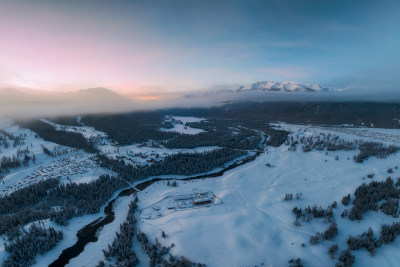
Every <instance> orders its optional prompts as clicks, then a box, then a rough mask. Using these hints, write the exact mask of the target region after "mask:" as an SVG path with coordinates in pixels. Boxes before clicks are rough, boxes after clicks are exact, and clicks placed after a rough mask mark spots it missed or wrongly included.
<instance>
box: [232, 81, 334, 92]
mask: <svg viewBox="0 0 400 267" xmlns="http://www.w3.org/2000/svg"><path fill="white" fill-rule="evenodd" d="M256 90H262V91H278V92H331V91H332V90H331V89H328V88H326V87H322V86H321V85H317V84H302V83H297V82H290V81H285V82H273V81H260V82H255V83H252V84H249V85H245V86H240V87H239V88H238V89H237V90H236V91H238V92H241V91H256Z"/></svg>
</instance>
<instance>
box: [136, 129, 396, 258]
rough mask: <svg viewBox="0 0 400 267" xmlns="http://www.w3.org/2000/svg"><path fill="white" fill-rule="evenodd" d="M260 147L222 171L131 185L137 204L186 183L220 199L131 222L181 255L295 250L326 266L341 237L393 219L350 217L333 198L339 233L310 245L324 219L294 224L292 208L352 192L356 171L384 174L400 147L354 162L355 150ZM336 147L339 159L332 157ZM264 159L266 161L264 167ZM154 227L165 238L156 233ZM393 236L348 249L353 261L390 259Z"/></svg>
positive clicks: (287, 253)
mask: <svg viewBox="0 0 400 267" xmlns="http://www.w3.org/2000/svg"><path fill="white" fill-rule="evenodd" d="M315 130H317V129H315ZM268 150H269V151H268V153H264V154H263V155H261V156H260V157H259V158H257V159H256V160H255V161H254V162H251V163H249V164H246V165H243V166H241V167H239V168H237V169H234V170H232V171H229V172H227V173H226V174H225V175H223V176H222V177H218V178H215V179H205V180H196V181H188V182H179V185H178V187H169V186H167V185H166V184H165V183H163V182H159V183H157V184H153V185H152V186H150V187H148V188H147V189H146V190H145V191H144V192H140V193H138V197H139V202H138V204H139V208H145V207H147V206H149V205H152V204H153V203H155V202H157V201H159V200H161V199H163V198H164V197H165V196H166V195H177V194H180V193H185V192H190V191H192V190H193V189H194V188H196V190H198V191H212V192H213V193H214V194H215V195H216V196H217V197H218V198H219V199H221V201H222V203H223V204H222V205H213V206H210V207H204V208H199V209H195V210H179V211H176V212H174V213H170V214H167V215H165V216H162V217H159V218H155V219H154V218H152V219H148V220H146V219H142V220H141V221H140V222H139V227H140V229H141V231H143V232H145V233H146V234H147V235H148V236H150V237H152V240H153V242H154V240H155V238H158V240H159V241H160V242H161V243H162V244H163V245H165V246H169V245H171V243H174V244H175V247H174V248H173V249H172V251H171V252H172V253H173V254H176V255H185V256H186V257H187V258H189V259H190V260H193V261H196V262H202V263H205V264H207V265H208V266H254V265H257V266H260V265H261V264H262V263H264V265H265V266H287V265H288V263H287V262H288V260H289V259H291V258H301V259H302V262H303V263H304V265H305V266H334V265H335V263H336V261H337V255H338V253H340V251H342V250H344V249H346V248H347V244H346V240H347V238H348V236H349V235H350V234H351V235H358V234H361V233H362V232H364V231H366V230H367V229H368V227H372V229H373V230H374V232H375V233H379V230H380V226H381V224H383V223H386V224H390V223H391V222H393V221H396V219H394V218H393V217H391V216H387V215H384V214H382V213H381V212H368V213H366V214H365V217H364V218H363V220H361V221H359V222H358V221H357V222H354V221H350V220H349V219H348V218H341V216H340V214H341V213H342V211H343V210H344V206H343V205H341V204H339V205H338V207H337V208H336V209H334V217H335V218H336V221H337V223H338V227H339V235H338V236H336V237H335V238H334V239H333V240H330V241H323V242H322V243H321V244H319V245H311V244H310V243H309V238H310V236H311V235H314V234H315V233H316V232H317V231H321V232H322V231H325V230H326V229H327V228H328V226H329V224H328V223H326V222H324V219H313V220H312V221H311V222H309V223H307V222H304V223H302V226H300V227H298V226H295V225H294V224H293V222H294V220H295V216H294V215H293V213H292V209H293V208H294V207H295V206H298V207H302V208H304V207H307V206H308V205H310V206H313V205H314V204H316V205H318V206H322V207H323V208H326V207H327V206H328V205H331V204H332V202H333V201H337V202H338V203H340V201H341V199H342V197H343V196H344V195H347V194H349V193H350V194H353V193H354V190H355V189H356V188H357V187H358V186H359V185H360V184H361V183H363V182H365V181H366V180H364V179H363V177H366V175H367V174H369V173H374V174H375V179H376V180H384V179H386V177H387V176H388V174H387V172H386V171H387V169H388V168H394V167H395V166H397V165H398V164H399V159H400V154H399V153H398V154H395V155H392V156H390V157H388V158H386V159H377V158H373V157H372V158H369V159H368V160H366V161H365V162H364V163H363V164H357V163H355V162H353V161H352V160H351V158H352V157H353V155H355V154H356V153H357V151H336V152H329V153H328V155H326V154H325V152H324V151H311V152H308V153H304V152H302V151H301V150H300V149H298V150H297V151H294V152H293V151H288V147H287V146H285V145H283V146H282V147H279V148H269V149H268ZM336 155H338V156H339V160H335V156H336ZM348 157H349V158H350V160H348V159H347V158H348ZM267 163H270V164H271V165H272V167H267V166H266V164H267ZM399 175H400V171H399V170H398V169H396V170H394V174H392V177H398V176H399ZM368 181H370V180H368ZM368 181H367V182H368ZM287 193H293V194H294V195H296V193H302V194H303V197H302V198H301V199H300V200H292V201H285V200H284V196H285V194H287ZM162 231H164V232H165V233H166V234H167V238H165V239H164V238H162V237H161V232H162ZM302 243H304V244H305V247H302V246H301V244H302ZM334 243H337V244H339V252H338V253H337V255H336V259H334V260H332V259H330V257H329V254H328V250H329V247H330V246H331V245H332V244H334ZM399 244H400V241H397V242H395V243H393V244H389V245H384V246H382V247H381V248H379V249H377V254H376V255H375V256H374V257H371V256H370V255H369V253H368V252H367V251H366V250H365V249H360V250H358V251H355V252H352V253H353V254H354V255H355V257H356V262H355V266H378V265H382V266H398V265H399V264H400V255H399V254H398V253H397V252H396V251H397V250H396V247H397V248H398V245H399Z"/></svg>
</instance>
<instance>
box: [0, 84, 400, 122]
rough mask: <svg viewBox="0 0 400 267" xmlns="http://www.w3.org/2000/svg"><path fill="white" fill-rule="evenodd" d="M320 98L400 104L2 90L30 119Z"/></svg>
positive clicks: (389, 97) (373, 94) (11, 110)
mask: <svg viewBox="0 0 400 267" xmlns="http://www.w3.org/2000/svg"><path fill="white" fill-rule="evenodd" d="M249 101H256V102H278V101H302V102H307V101H319V102H333V101H336V102H349V101H352V102H359V101H360V102H361V101H363V102H387V103H400V92H398V91H395V90H380V91H376V90H365V89H358V90H357V89H353V90H344V91H334V92H270V91H243V92H237V91H235V90H230V89H229V90H228V89H226V90H224V89H217V90H216V89H214V90H211V91H209V90H198V91H188V92H183V93H180V94H177V93H171V94H165V95H164V96H163V97H162V98H159V99H157V98H156V100H135V99H133V100H131V99H128V98H126V97H124V96H122V95H119V94H117V93H115V92H113V91H111V90H108V89H105V88H92V89H85V90H79V91H76V92H67V93H60V92H57V93H55V92H43V91H35V90H32V91H27V92H22V91H19V90H15V89H2V90H0V117H7V118H13V119H30V118H38V117H57V116H71V115H83V114H96V113H124V112H132V111H151V110H160V109H168V108H175V107H176V108H197V107H201V108H209V107H214V106H222V105H224V104H228V103H237V102H249Z"/></svg>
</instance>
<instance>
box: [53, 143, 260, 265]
mask: <svg viewBox="0 0 400 267" xmlns="http://www.w3.org/2000/svg"><path fill="white" fill-rule="evenodd" d="M261 153H262V152H261V151H257V152H256V153H255V155H253V156H249V157H247V158H245V159H243V160H242V161H241V162H235V163H233V164H231V165H229V166H228V167H226V168H224V169H222V170H221V171H218V172H214V173H210V174H204V175H198V176H193V177H188V178H183V179H179V180H183V181H189V180H196V179H204V178H214V177H219V176H222V175H224V173H225V172H226V171H229V170H231V169H234V168H236V167H239V166H241V165H243V164H246V163H249V162H251V161H253V160H255V159H256V158H257V157H258V156H259V155H260V154H261ZM163 180H177V179H176V178H173V177H171V178H154V179H151V180H148V181H144V182H141V183H139V184H137V185H136V186H135V187H136V188H137V189H138V190H140V191H142V190H144V189H146V188H147V187H148V186H150V185H152V184H153V183H155V182H159V181H163ZM134 192H136V190H135V189H134V188H129V189H125V190H123V191H122V192H121V193H119V194H118V196H117V197H116V198H114V199H112V200H111V201H110V202H108V204H107V206H106V207H105V208H104V214H105V216H104V217H100V218H98V219H96V220H94V221H93V222H91V223H89V224H88V225H86V226H84V227H83V228H81V229H80V230H79V231H78V233H77V235H76V236H77V237H78V240H77V242H76V243H75V245H73V246H71V247H69V248H67V249H65V250H63V251H62V253H61V255H60V256H59V257H58V259H57V260H55V261H54V262H53V263H51V264H50V265H49V267H59V266H65V265H67V264H68V263H69V261H70V260H71V259H73V258H75V257H77V256H79V254H80V253H81V252H82V251H83V250H84V249H85V246H86V244H88V243H90V242H96V241H97V240H98V238H97V232H98V230H99V229H100V228H102V227H103V226H104V225H107V224H109V223H111V222H113V221H114V219H115V213H114V210H113V204H114V203H115V201H116V200H117V199H118V198H120V197H124V196H129V195H131V194H133V193H134Z"/></svg>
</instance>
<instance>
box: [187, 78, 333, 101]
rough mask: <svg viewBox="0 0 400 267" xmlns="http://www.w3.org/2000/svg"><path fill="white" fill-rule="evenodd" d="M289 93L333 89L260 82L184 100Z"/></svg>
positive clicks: (191, 95) (318, 91) (288, 83)
mask: <svg viewBox="0 0 400 267" xmlns="http://www.w3.org/2000/svg"><path fill="white" fill-rule="evenodd" d="M262 91H266V92H289V93H295V92H300V93H327V92H334V90H333V89H329V88H326V87H323V86H321V85H317V84H303V83H298V82H290V81H284V82H274V81H260V82H255V83H252V84H248V85H243V86H239V87H238V88H236V89H216V90H212V91H207V92H205V93H204V92H201V93H195V94H187V95H185V96H184V97H185V98H198V97H211V96H215V95H221V94H230V95H232V94H234V93H245V92H262Z"/></svg>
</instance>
